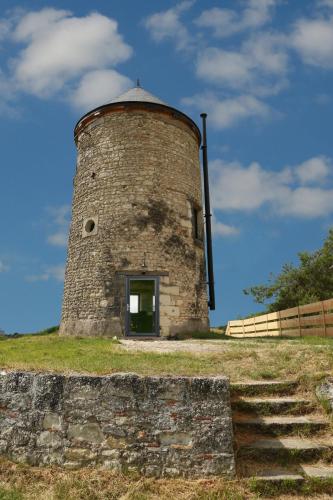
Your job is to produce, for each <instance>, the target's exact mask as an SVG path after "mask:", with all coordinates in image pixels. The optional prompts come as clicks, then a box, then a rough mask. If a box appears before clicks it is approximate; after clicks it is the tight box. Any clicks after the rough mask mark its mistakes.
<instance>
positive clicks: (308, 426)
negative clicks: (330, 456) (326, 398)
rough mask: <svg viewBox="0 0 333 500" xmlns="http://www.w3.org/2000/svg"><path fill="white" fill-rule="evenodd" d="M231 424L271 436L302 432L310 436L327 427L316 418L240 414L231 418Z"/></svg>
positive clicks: (319, 418) (323, 420) (326, 423)
mask: <svg viewBox="0 0 333 500" xmlns="http://www.w3.org/2000/svg"><path fill="white" fill-rule="evenodd" d="M233 423H234V425H235V427H236V430H238V429H241V430H242V429H248V430H249V431H251V432H253V431H257V432H258V431H259V432H262V433H265V434H267V433H269V434H273V435H280V434H281V433H285V432H288V433H293V432H302V433H304V434H310V433H311V434H312V433H313V432H316V431H319V430H322V429H325V428H327V427H328V425H329V424H328V422H327V420H325V419H323V418H322V417H317V416H312V415H311V416H306V417H305V416H300V417H295V416H291V417H289V416H273V417H266V416H263V417H257V416H252V415H247V414H242V413H236V414H234V416H233Z"/></svg>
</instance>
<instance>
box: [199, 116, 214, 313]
mask: <svg viewBox="0 0 333 500" xmlns="http://www.w3.org/2000/svg"><path fill="white" fill-rule="evenodd" d="M200 116H201V118H202V145H201V150H202V168H203V181H204V193H205V219H206V250H207V270H208V290H209V301H208V305H209V309H210V310H211V311H214V310H215V288H214V266H213V244H212V221H211V219H212V214H211V213H210V196H209V177H208V158H207V131H206V118H207V114H206V113H201V115H200Z"/></svg>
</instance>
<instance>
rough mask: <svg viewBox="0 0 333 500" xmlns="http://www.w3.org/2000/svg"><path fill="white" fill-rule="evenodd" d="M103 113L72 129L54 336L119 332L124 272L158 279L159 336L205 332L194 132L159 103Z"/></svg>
mask: <svg viewBox="0 0 333 500" xmlns="http://www.w3.org/2000/svg"><path fill="white" fill-rule="evenodd" d="M113 109H114V108H112V109H111V108H110V110H109V111H108V112H105V114H101V113H100V114H99V115H94V116H93V117H92V120H91V121H90V122H89V123H88V124H86V125H84V126H83V127H82V128H79V129H78V130H77V132H78V134H77V137H76V139H77V148H78V158H77V168H76V174H75V179H74V196H73V207H72V209H73V210H72V223H71V229H70V236H69V245H68V258H67V267H66V276H65V289H64V300H63V309H62V322H61V327H60V333H61V334H63V335H82V336H84V335H86V336H114V335H117V336H122V335H123V334H124V328H125V311H126V299H125V279H126V276H127V275H129V274H130V275H141V274H145V275H149V274H153V275H155V276H159V279H160V303H159V305H160V334H161V336H166V337H167V336H174V335H176V334H177V333H179V332H187V331H204V330H207V329H208V327H209V321H208V306H207V286H206V281H207V280H206V276H205V258H204V244H203V235H204V230H203V214H202V196H201V176H200V162H199V141H198V135H197V134H196V133H195V131H194V130H193V127H191V126H190V124H189V123H186V122H184V120H182V119H179V116H178V115H176V114H175V113H171V112H170V113H168V112H167V111H166V109H163V110H156V109H155V110H154V111H153V110H151V109H149V110H148V109H144V108H142V106H141V108H140V109H135V108H133V107H131V108H130V109H129V108H124V109H122V111H121V112H119V110H118V111H117V112H113ZM103 113H104V111H103ZM195 218H197V223H195ZM89 220H90V221H93V222H94V229H93V231H91V232H90V233H87V231H86V230H85V225H86V224H87V222H89ZM196 233H197V234H196ZM143 263H144V264H143ZM143 265H144V268H143Z"/></svg>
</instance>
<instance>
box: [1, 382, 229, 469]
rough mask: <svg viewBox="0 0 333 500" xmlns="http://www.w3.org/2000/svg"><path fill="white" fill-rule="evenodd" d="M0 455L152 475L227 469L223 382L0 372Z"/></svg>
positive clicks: (36, 462)
mask: <svg viewBox="0 0 333 500" xmlns="http://www.w3.org/2000/svg"><path fill="white" fill-rule="evenodd" d="M0 454H1V455H2V456H4V457H7V458H9V459H12V460H14V461H20V462H26V463H29V464H32V465H43V464H45V465H47V464H58V465H61V466H65V467H71V468H75V467H82V466H102V467H106V468H115V469H117V470H122V471H138V472H140V473H141V474H145V475H154V476H157V477H158V476H178V475H183V476H189V477H200V476H206V475H208V474H213V475H224V476H233V475H234V470H235V466H234V453H233V435H232V418H231V408H230V397H229V381H228V379H227V378H225V377H216V378H208V377H207V378H203V377H195V378H187V377H140V376H138V375H135V374H121V373H119V374H114V375H110V376H104V377H93V376H80V375H77V376H76V375H71V376H64V375H52V374H36V373H24V372H0Z"/></svg>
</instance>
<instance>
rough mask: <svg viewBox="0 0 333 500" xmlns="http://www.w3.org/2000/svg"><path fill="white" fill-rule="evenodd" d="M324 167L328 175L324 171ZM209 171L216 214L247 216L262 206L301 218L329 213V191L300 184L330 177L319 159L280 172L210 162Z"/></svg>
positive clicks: (332, 194) (332, 200)
mask: <svg viewBox="0 0 333 500" xmlns="http://www.w3.org/2000/svg"><path fill="white" fill-rule="evenodd" d="M320 165H321V166H320ZM323 165H324V167H323V168H322V166H323ZM328 166H329V167H330V172H327V171H326V170H325V169H326V167H328ZM211 169H212V172H213V176H212V177H213V182H212V198H213V204H214V207H215V209H216V210H222V211H247V212H251V211H255V210H258V209H260V208H262V207H264V206H265V207H266V208H269V209H270V211H271V212H272V213H276V214H279V215H290V216H294V217H304V218H314V217H321V216H326V215H327V214H329V213H332V212H333V188H332V187H328V188H321V187H318V186H316V185H314V186H311V187H305V186H303V183H304V182H311V183H313V184H314V183H316V182H317V183H318V182H321V180H322V179H323V175H324V174H325V175H328V173H330V174H332V173H333V172H332V168H331V162H330V161H329V160H328V159H325V160H324V158H323V157H315V158H311V159H309V160H307V161H306V162H303V163H301V164H300V165H296V166H294V167H285V168H283V169H282V170H280V171H271V170H265V169H264V168H263V167H262V166H261V165H260V164H258V163H255V162H254V163H251V164H250V165H249V166H248V167H245V166H243V165H241V164H240V163H238V162H233V163H224V162H222V161H220V160H215V161H214V162H211ZM324 170H325V171H324Z"/></svg>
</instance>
